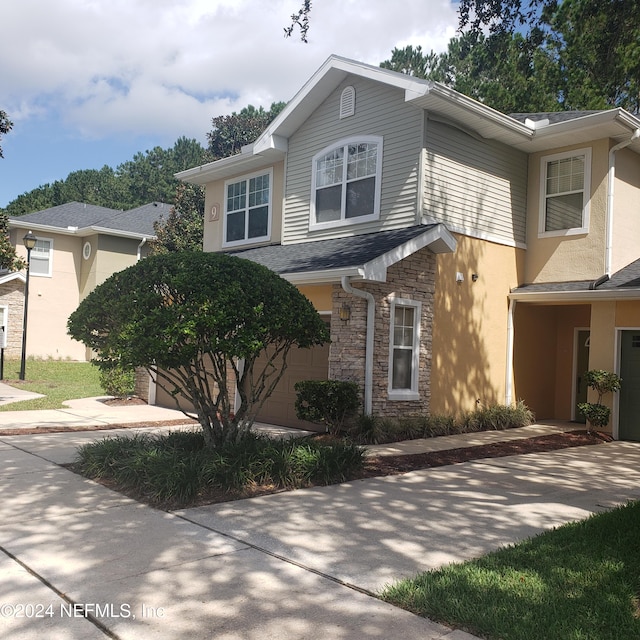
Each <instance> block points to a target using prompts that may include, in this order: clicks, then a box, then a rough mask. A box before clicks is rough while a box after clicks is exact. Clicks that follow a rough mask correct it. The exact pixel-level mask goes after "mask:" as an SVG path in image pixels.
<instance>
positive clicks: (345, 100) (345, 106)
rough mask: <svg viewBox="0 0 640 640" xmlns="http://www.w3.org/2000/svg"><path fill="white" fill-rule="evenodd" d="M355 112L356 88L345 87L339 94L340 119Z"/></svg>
mask: <svg viewBox="0 0 640 640" xmlns="http://www.w3.org/2000/svg"><path fill="white" fill-rule="evenodd" d="M355 112H356V90H355V89H354V88H353V87H345V88H344V89H343V90H342V95H341V96H340V119H342V118H348V117H349V116H352V115H353V114H354V113H355Z"/></svg>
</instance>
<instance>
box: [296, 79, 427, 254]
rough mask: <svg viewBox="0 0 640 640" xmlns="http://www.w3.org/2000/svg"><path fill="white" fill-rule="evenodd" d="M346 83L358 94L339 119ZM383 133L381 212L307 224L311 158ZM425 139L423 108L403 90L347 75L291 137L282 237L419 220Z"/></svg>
mask: <svg viewBox="0 0 640 640" xmlns="http://www.w3.org/2000/svg"><path fill="white" fill-rule="evenodd" d="M345 86H354V87H355V90H356V94H357V96H358V102H357V109H356V111H355V114H354V115H353V116H350V117H349V118H343V119H340V99H341V96H342V91H343V89H344V87H345ZM368 136H379V137H380V138H382V139H383V140H384V149H383V157H382V167H381V168H382V175H381V182H380V185H381V190H380V215H379V217H378V218H377V219H372V220H370V221H368V222H362V221H360V222H354V224H353V225H352V226H346V227H344V226H343V227H339V228H335V227H331V228H324V229H314V230H311V231H310V230H309V223H310V215H311V199H312V177H313V158H314V156H316V155H317V154H319V153H320V152H322V151H323V150H324V149H327V148H328V147H330V146H331V145H333V144H337V143H339V142H340V141H341V140H347V139H358V138H366V137H368ZM422 139H423V118H422V110H421V109H417V108H415V107H413V106H411V105H407V104H406V103H405V101H404V92H403V91H401V90H398V89H394V88H391V87H383V86H380V85H379V84H377V83H373V82H371V81H368V80H364V79H356V78H347V79H346V80H345V83H344V85H342V86H340V87H338V88H337V89H336V90H335V91H334V92H333V93H332V94H331V95H330V96H329V97H328V98H327V99H326V100H325V101H324V102H323V103H322V104H321V105H320V106H319V107H318V108H317V109H316V111H315V112H314V113H313V114H312V115H311V117H310V118H308V119H307V120H306V121H305V122H304V123H303V124H302V126H301V127H300V128H299V129H298V130H297V131H296V132H295V133H294V134H293V135H292V136H291V137H290V138H289V151H288V155H287V179H286V195H285V210H284V221H283V242H284V243H291V242H304V241H308V240H309V239H321V238H322V239H323V238H335V237H340V236H345V235H349V234H350V233H353V234H355V233H372V232H375V231H380V230H381V229H398V228H402V227H407V226H410V225H413V224H416V221H417V219H418V214H417V209H418V202H419V194H418V189H419V186H418V185H419V182H420V181H419V163H420V153H421V149H422Z"/></svg>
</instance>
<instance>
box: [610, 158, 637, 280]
mask: <svg viewBox="0 0 640 640" xmlns="http://www.w3.org/2000/svg"><path fill="white" fill-rule="evenodd" d="M615 175H616V180H615V184H614V197H613V238H612V241H613V242H612V247H613V248H612V252H611V272H612V273H615V272H616V271H619V270H620V269H622V268H623V267H625V266H626V265H628V264H629V263H631V262H633V261H634V260H637V258H638V240H639V238H638V222H639V221H640V199H639V198H638V193H640V156H638V154H637V153H633V152H631V151H629V150H628V149H621V150H620V151H618V152H617V153H616V154H615Z"/></svg>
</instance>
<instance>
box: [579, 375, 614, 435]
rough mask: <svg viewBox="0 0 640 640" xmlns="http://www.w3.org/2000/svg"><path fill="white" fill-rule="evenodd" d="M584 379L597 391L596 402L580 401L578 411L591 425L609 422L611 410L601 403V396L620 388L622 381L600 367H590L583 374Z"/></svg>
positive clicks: (600, 425)
mask: <svg viewBox="0 0 640 640" xmlns="http://www.w3.org/2000/svg"><path fill="white" fill-rule="evenodd" d="M584 381H585V382H586V384H587V386H588V387H589V388H590V389H593V390H594V391H596V392H597V393H598V399H597V401H596V402H581V403H580V404H578V411H580V413H581V414H582V415H583V416H584V417H585V418H586V419H587V420H588V421H589V424H590V425H591V426H592V427H596V428H602V427H606V426H607V425H608V424H609V417H610V415H611V410H610V409H609V407H607V406H606V405H603V404H602V397H603V396H604V395H606V394H607V393H615V392H616V391H619V390H620V385H621V383H622V381H621V380H620V378H619V376H618V375H616V374H615V373H611V372H609V371H604V370H602V369H591V370H590V371H587V372H586V373H585V374H584Z"/></svg>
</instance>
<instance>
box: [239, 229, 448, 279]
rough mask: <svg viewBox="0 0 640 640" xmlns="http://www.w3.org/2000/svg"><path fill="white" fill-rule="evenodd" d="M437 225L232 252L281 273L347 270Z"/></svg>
mask: <svg viewBox="0 0 640 640" xmlns="http://www.w3.org/2000/svg"><path fill="white" fill-rule="evenodd" d="M434 226H436V225H416V226H413V227H409V228H406V229H397V230H393V231H379V232H377V233H368V234H364V235H359V236H350V237H348V238H335V239H331V240H316V241H314V242H302V243H299V244H288V245H280V244H278V245H269V246H266V247H257V248H254V249H244V250H241V251H229V252H228V253H230V254H231V255H235V256H238V257H239V258H246V259H247V260H252V261H253V262H257V263H258V264H261V265H264V266H265V267H268V268H269V269H271V270H272V271H275V272H276V273H279V274H282V273H304V272H313V271H325V270H330V269H344V268H349V267H359V266H361V265H363V264H366V263H367V262H369V261H371V260H373V259H375V258H377V257H378V256H381V255H383V254H385V253H387V251H391V250H392V249H395V248H396V247H399V246H400V245H402V244H404V243H405V242H408V241H409V240H412V239H413V238H416V237H418V236H419V235H421V234H423V233H425V232H426V231H428V230H429V229H431V228H433V227H434Z"/></svg>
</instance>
